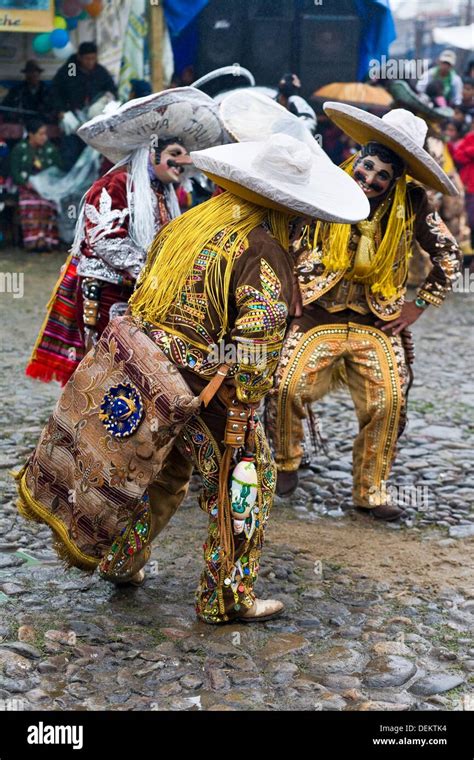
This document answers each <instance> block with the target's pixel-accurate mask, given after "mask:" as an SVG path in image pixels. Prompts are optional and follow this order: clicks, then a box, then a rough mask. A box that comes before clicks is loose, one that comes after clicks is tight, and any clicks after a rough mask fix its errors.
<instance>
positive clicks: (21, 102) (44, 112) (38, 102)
mask: <svg viewBox="0 0 474 760" xmlns="http://www.w3.org/2000/svg"><path fill="white" fill-rule="evenodd" d="M42 72H43V69H42V68H41V66H38V64H37V63H36V61H33V60H30V61H27V62H26V65H25V68H23V69H22V70H21V73H22V74H24V75H25V78H24V81H23V82H19V83H18V84H15V85H13V87H12V88H11V89H10V91H9V92H8V93H7V95H6V96H5V97H4V99H3V101H2V106H7V107H8V108H15V109H20V113H14V112H13V113H10V114H9V113H8V112H7V113H5V118H6V120H7V121H20V122H24V121H26V120H28V118H30V119H31V117H32V116H34V115H35V114H36V115H38V116H40V117H41V118H50V113H51V102H50V91H49V88H48V87H47V85H46V84H45V83H44V82H42V81H41V74H42ZM21 111H33V112H35V113H30V114H24V113H21Z"/></svg>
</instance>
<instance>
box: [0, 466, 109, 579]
mask: <svg viewBox="0 0 474 760" xmlns="http://www.w3.org/2000/svg"><path fill="white" fill-rule="evenodd" d="M11 474H12V475H13V477H14V478H15V480H16V481H17V488H18V494H19V498H18V499H17V502H16V506H17V509H18V511H19V513H20V514H21V516H22V517H23V518H25V519H26V520H32V521H34V522H40V523H46V524H47V525H48V526H49V527H50V528H51V530H52V532H53V535H54V541H53V547H54V549H55V551H56V553H57V555H58V557H59V559H60V560H61V561H62V562H63V564H64V565H65V567H66V568H69V567H79V568H80V569H81V570H86V571H89V572H91V573H92V572H93V571H94V570H95V568H96V567H97V565H98V564H99V562H100V559H96V558H95V557H91V556H90V555H88V554H84V552H82V551H81V550H80V549H78V547H77V546H76V545H75V544H74V542H73V541H71V539H70V537H69V533H68V531H67V528H66V526H65V525H64V524H63V523H62V522H61V521H60V520H58V519H57V518H56V517H54V515H52V514H51V512H49V511H48V510H47V509H46V508H45V507H44V506H42V504H40V502H38V501H36V499H34V498H33V496H32V495H31V493H30V490H29V488H28V486H27V484H26V467H23V469H21V470H20V471H19V472H12V473H11Z"/></svg>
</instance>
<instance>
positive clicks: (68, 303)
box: [27, 87, 227, 384]
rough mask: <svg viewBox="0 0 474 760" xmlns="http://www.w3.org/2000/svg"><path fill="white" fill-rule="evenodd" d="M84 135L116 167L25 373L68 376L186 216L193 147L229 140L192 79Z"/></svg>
mask: <svg viewBox="0 0 474 760" xmlns="http://www.w3.org/2000/svg"><path fill="white" fill-rule="evenodd" d="M78 135H79V136H80V137H81V138H82V139H83V140H84V141H85V142H86V143H87V144H88V145H90V146H92V147H93V148H95V149H96V150H97V151H98V152H99V153H101V154H102V155H104V156H105V157H106V158H108V159H109V161H111V162H112V163H113V164H114V166H113V167H112V169H111V170H110V171H109V172H107V174H106V175H104V176H103V177H100V178H99V179H98V180H97V181H96V182H94V184H93V185H92V187H91V188H90V190H89V191H88V192H87V194H86V197H85V202H84V206H83V209H82V211H81V213H80V215H79V219H78V223H77V226H76V235H75V239H74V243H73V245H72V249H71V256H70V257H69V259H68V261H67V265H66V267H65V270H64V272H63V274H62V275H61V277H60V279H59V281H58V283H57V285H56V287H55V290H54V292H53V297H52V298H51V301H50V303H49V308H48V314H47V317H46V320H45V323H44V325H43V327H42V329H41V331H40V334H39V336H38V340H37V342H36V345H35V347H34V350H33V354H32V356H31V359H30V362H29V364H28V367H27V374H28V375H31V376H32V377H36V378H39V379H41V380H45V381H49V380H52V379H56V380H59V381H60V382H61V383H62V384H64V383H65V382H66V381H67V380H68V379H69V377H70V376H71V375H72V373H73V372H74V370H75V368H76V367H77V365H78V364H79V362H80V361H81V359H82V357H83V355H84V351H85V350H86V348H88V347H89V346H90V345H91V344H92V343H94V342H95V341H96V340H97V338H98V337H99V336H100V334H101V333H102V331H103V330H104V328H105V327H106V325H107V324H108V322H109V319H110V318H111V316H115V315H117V314H120V313H123V312H124V311H125V309H126V304H127V301H128V299H129V298H130V296H131V294H132V292H133V287H134V284H135V282H136V279H137V277H138V275H139V273H140V271H141V269H142V267H143V264H144V263H145V257H146V251H147V249H148V246H149V245H150V243H151V242H152V240H153V237H154V235H155V234H156V232H157V231H158V230H160V229H161V228H162V227H163V226H165V225H166V224H168V222H169V221H171V219H174V218H176V217H177V216H179V215H180V209H179V204H178V201H177V198H176V193H175V190H174V185H175V184H178V183H179V182H180V181H181V179H182V178H183V176H184V174H183V172H184V168H185V166H187V165H190V164H191V159H190V158H189V151H191V150H202V149H204V148H209V147H212V146H214V145H220V144H221V143H223V142H226V141H227V136H226V133H225V130H224V128H223V127H222V124H221V121H220V118H219V111H218V107H217V105H216V103H215V102H214V101H213V100H212V98H210V97H208V96H207V95H205V94H204V93H202V92H200V91H199V90H196V89H194V88H193V87H182V88H175V89H173V90H164V91H162V92H158V93H154V94H153V95H147V96H145V97H142V98H136V99H135V100H131V101H129V102H128V103H125V104H124V105H122V106H120V107H119V108H116V109H115V110H110V109H106V110H105V112H104V113H102V114H100V115H99V116H96V117H95V118H94V119H91V120H90V121H88V122H86V123H85V124H83V125H82V126H81V127H80V129H79V130H78Z"/></svg>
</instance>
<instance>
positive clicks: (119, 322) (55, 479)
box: [16, 317, 200, 573]
mask: <svg viewBox="0 0 474 760" xmlns="http://www.w3.org/2000/svg"><path fill="white" fill-rule="evenodd" d="M199 403H200V402H199V400H198V399H197V398H196V397H194V396H193V395H192V393H191V391H190V390H189V388H188V386H187V385H186V383H185V381H184V380H183V379H182V378H181V376H180V374H179V372H178V370H177V368H176V367H174V366H173V365H172V364H171V363H170V362H169V361H168V359H166V357H165V356H164V354H163V353H162V352H161V351H160V349H159V348H158V347H157V346H155V344H154V343H153V342H152V341H151V340H150V339H149V338H148V337H147V335H146V334H145V333H144V332H143V331H142V330H141V329H140V328H139V327H138V326H137V323H136V322H135V321H134V320H133V319H132V318H131V317H118V318H116V319H113V320H112V321H111V322H110V323H109V325H108V327H107V329H106V330H105V332H104V333H103V335H102V337H101V339H100V340H99V342H98V343H97V345H96V346H95V348H94V349H93V350H92V351H90V352H89V353H88V354H87V355H86V356H85V358H84V359H83V361H82V362H81V364H80V365H79V367H78V368H77V370H76V372H75V373H74V375H73V376H72V378H71V379H70V380H69V382H68V383H67V385H66V387H65V388H64V391H63V393H62V395H61V397H60V399H59V401H58V403H57V405H56V408H55V410H54V412H53V414H52V415H51V417H50V419H49V422H48V424H47V425H46V427H45V428H44V430H43V432H42V434H41V437H40V440H39V443H38V445H37V447H36V450H35V452H34V453H33V455H32V456H31V458H30V460H29V462H28V463H27V465H26V466H25V467H24V468H23V470H22V471H21V472H20V473H18V474H17V475H16V479H17V481H18V488H19V495H20V498H19V501H18V508H19V510H20V512H21V514H22V515H23V516H24V517H27V518H30V519H35V520H38V521H40V522H45V523H47V524H48V525H49V526H50V527H51V528H52V530H53V532H54V534H55V537H56V539H57V540H56V549H57V551H58V554H59V555H60V556H61V558H62V559H63V560H64V561H65V563H66V564H67V565H70V566H72V565H74V566H77V567H81V568H83V569H85V570H93V569H94V568H95V567H96V566H97V565H98V564H99V562H100V560H101V559H102V558H104V556H107V554H108V553H109V552H108V550H109V549H110V547H111V546H112V545H113V544H114V542H115V543H116V539H117V538H118V537H120V536H121V535H126V536H128V535H129V534H130V531H131V532H132V533H133V534H134V535H135V532H136V528H137V525H138V526H140V524H141V523H140V515H141V514H142V513H143V511H144V506H145V504H144V496H145V498H146V489H147V487H148V485H149V484H151V483H152V482H153V481H154V480H155V478H156V476H157V474H158V473H159V471H160V469H161V467H162V463H163V460H164V458H165V457H166V455H167V454H168V452H169V451H170V449H171V447H172V445H173V442H174V440H175V438H176V436H177V434H178V433H179V431H180V429H181V427H182V426H183V424H184V423H185V422H186V421H187V419H189V418H190V417H191V416H192V414H194V413H195V412H196V411H197V408H198V406H199ZM139 533H140V531H139ZM145 539H146V535H145ZM129 553H130V554H132V553H133V550H132V549H130V552H129ZM122 571H123V572H125V573H126V568H122Z"/></svg>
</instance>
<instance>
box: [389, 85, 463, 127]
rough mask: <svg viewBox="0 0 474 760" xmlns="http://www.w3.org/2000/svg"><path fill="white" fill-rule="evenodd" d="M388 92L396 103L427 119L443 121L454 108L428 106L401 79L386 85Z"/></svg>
mask: <svg viewBox="0 0 474 760" xmlns="http://www.w3.org/2000/svg"><path fill="white" fill-rule="evenodd" d="M387 86H388V88H389V90H390V94H391V95H392V96H393V99H394V100H395V101H396V102H397V103H402V105H403V107H404V108H408V110H409V111H412V113H414V114H415V115H418V114H420V115H421V116H426V118H427V119H431V120H434V121H443V120H444V119H450V118H451V117H452V116H453V114H454V110H453V109H452V108H449V107H448V106H446V107H443V106H433V107H430V106H429V105H428V104H427V103H424V102H423V100H422V99H421V98H420V97H419V95H417V94H416V92H414V91H413V90H412V89H411V87H410V85H409V84H408V82H404V81H403V80H399V79H397V80H395V81H393V82H390V83H389V84H388V85H387Z"/></svg>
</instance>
